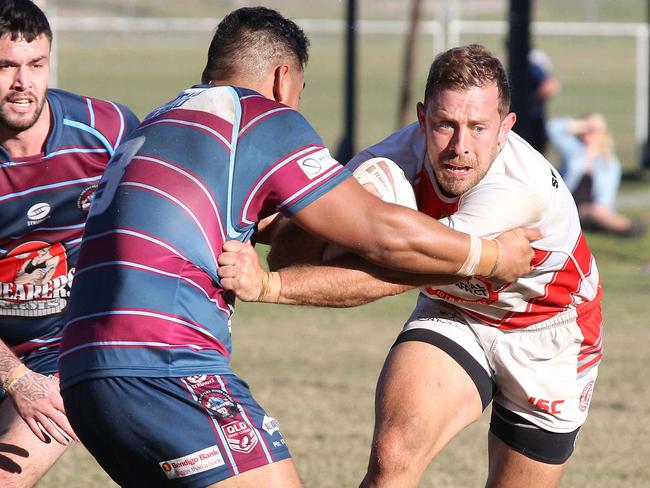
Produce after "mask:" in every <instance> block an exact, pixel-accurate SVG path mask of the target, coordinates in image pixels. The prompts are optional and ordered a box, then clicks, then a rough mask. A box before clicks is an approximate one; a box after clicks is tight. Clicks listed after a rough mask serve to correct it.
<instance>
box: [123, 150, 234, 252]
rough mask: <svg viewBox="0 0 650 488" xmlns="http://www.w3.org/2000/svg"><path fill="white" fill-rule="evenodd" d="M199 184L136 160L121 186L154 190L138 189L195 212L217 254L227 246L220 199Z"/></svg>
mask: <svg viewBox="0 0 650 488" xmlns="http://www.w3.org/2000/svg"><path fill="white" fill-rule="evenodd" d="M172 166H176V165H172ZM186 172H187V171H186ZM197 181H198V182H200V179H198V178H196V181H193V180H192V179H191V178H189V177H187V176H186V175H184V174H182V173H180V172H178V171H175V170H174V169H172V168H169V167H166V166H164V165H161V164H157V163H154V162H152V161H148V160H146V159H142V158H141V157H135V158H134V159H133V161H132V162H131V164H129V166H128V167H127V169H126V171H125V174H124V177H123V179H122V182H121V183H120V186H121V185H125V186H129V184H138V185H146V186H149V187H152V188H143V187H141V186H138V188H139V189H141V190H143V191H148V192H151V193H154V194H155V195H157V196H159V197H161V198H164V199H165V200H167V201H169V202H171V203H173V204H174V205H176V206H178V207H179V208H181V210H182V211H183V212H185V213H188V212H191V214H192V215H193V216H194V217H195V218H196V220H198V223H196V222H195V223H196V225H197V226H200V228H201V229H202V230H203V236H204V238H205V239H207V240H208V244H209V246H210V247H211V248H212V252H213V254H215V255H217V254H218V253H219V252H220V251H221V248H222V247H223V241H224V236H225V230H224V228H223V226H222V222H223V220H222V219H221V214H220V211H219V207H218V205H217V201H216V199H215V198H214V197H213V196H212V195H211V194H209V193H208V194H206V192H205V191H204V189H205V186H201V185H200V184H199V183H197ZM156 190H159V191H161V192H164V193H165V194H166V195H163V194H161V193H159V192H157V191H156ZM206 191H207V190H206ZM174 199H175V201H174ZM181 205H182V206H181ZM183 206H184V207H185V208H183Z"/></svg>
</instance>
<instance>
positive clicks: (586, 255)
mask: <svg viewBox="0 0 650 488" xmlns="http://www.w3.org/2000/svg"><path fill="white" fill-rule="evenodd" d="M571 257H573V258H574V259H571ZM591 263H592V257H591V252H590V251H589V247H588V246H587V241H586V240H585V238H584V236H583V235H582V233H580V236H579V238H578V241H577V242H576V245H575V246H574V248H573V251H572V252H571V255H570V256H569V257H567V259H566V262H565V263H564V266H563V267H562V269H560V270H559V271H557V272H555V273H554V274H553V277H552V278H551V280H550V281H549V282H548V283H547V285H546V287H545V293H544V295H543V296H541V297H538V298H534V299H532V300H531V301H530V302H529V305H528V307H527V311H528V312H529V313H533V314H537V313H540V312H541V313H547V312H548V311H549V309H551V310H552V309H553V308H555V309H556V310H558V311H559V310H562V309H566V307H568V306H569V305H570V304H571V303H573V294H574V293H576V292H577V291H578V290H580V284H581V283H582V280H583V276H589V275H590V274H591ZM576 264H577V266H576Z"/></svg>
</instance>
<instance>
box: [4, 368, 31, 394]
mask: <svg viewBox="0 0 650 488" xmlns="http://www.w3.org/2000/svg"><path fill="white" fill-rule="evenodd" d="M30 371H31V370H30V369H29V368H28V367H27V366H25V365H24V364H23V363H20V365H19V366H16V368H15V369H14V370H13V371H12V372H11V373H10V374H9V376H7V377H6V378H5V380H4V381H3V382H2V388H3V389H4V390H5V391H7V392H8V391H9V390H11V388H12V387H13V386H14V385H15V384H16V383H18V380H20V378H22V377H23V376H25V375H26V374H27V373H29V372H30Z"/></svg>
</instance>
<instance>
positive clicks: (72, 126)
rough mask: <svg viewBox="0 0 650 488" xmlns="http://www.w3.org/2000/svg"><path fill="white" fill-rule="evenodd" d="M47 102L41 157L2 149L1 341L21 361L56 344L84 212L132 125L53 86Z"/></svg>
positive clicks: (117, 110)
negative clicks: (48, 121) (47, 119)
mask: <svg viewBox="0 0 650 488" xmlns="http://www.w3.org/2000/svg"><path fill="white" fill-rule="evenodd" d="M47 101H48V104H49V109H50V113H51V120H52V127H51V130H50V133H49V135H48V137H47V140H46V143H45V145H44V148H43V152H42V153H41V154H35V155H33V156H29V157H21V158H12V157H11V156H10V155H9V153H8V152H7V151H6V150H5V149H4V147H2V146H0V338H1V339H2V340H3V341H4V342H5V343H6V344H7V345H9V346H10V347H11V348H12V349H13V351H14V352H15V353H16V354H17V355H18V356H21V357H24V356H26V355H28V354H31V353H34V352H38V351H47V350H49V349H55V348H56V347H57V346H58V344H59V342H60V332H61V329H62V328H63V315H64V310H65V309H66V306H67V305H68V300H69V295H70V285H71V282H72V277H73V275H74V272H75V266H76V261H77V254H78V251H79V245H80V242H81V235H82V232H83V229H84V223H85V221H86V217H87V214H88V208H89V206H90V203H91V201H92V200H93V197H94V195H95V190H96V188H97V184H98V183H99V179H100V177H101V174H102V173H103V171H104V168H105V166H106V164H107V162H108V161H109V159H110V158H111V156H112V155H113V154H114V152H115V149H116V148H117V146H118V145H119V144H120V143H121V142H122V141H123V140H125V139H126V138H127V136H128V135H129V133H130V132H131V131H132V130H133V129H135V128H136V126H137V124H138V119H137V117H136V116H135V115H134V114H133V113H132V112H131V111H130V110H129V109H128V108H126V107H124V106H122V105H119V104H116V103H113V102H110V101H104V100H98V99H94V98H89V97H82V96H78V95H75V94H72V93H68V92H65V91H62V90H55V89H50V90H49V91H48V93H47ZM51 367H55V362H54V361H52V365H51V366H50V368H51ZM39 372H46V373H50V372H52V371H39Z"/></svg>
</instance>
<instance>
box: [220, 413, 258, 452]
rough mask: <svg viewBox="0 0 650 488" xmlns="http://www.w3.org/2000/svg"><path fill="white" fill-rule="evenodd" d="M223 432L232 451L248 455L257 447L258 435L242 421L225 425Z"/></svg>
mask: <svg viewBox="0 0 650 488" xmlns="http://www.w3.org/2000/svg"><path fill="white" fill-rule="evenodd" d="M222 428H223V432H224V433H225V434H226V440H227V441H228V446H230V449H232V450H233V451H236V452H242V453H244V454H248V453H249V452H251V451H252V450H253V449H254V448H255V446H256V445H257V442H258V439H257V433H256V432H255V431H254V430H253V428H252V427H251V426H250V425H249V424H247V423H246V422H244V421H242V420H235V421H234V422H230V423H228V424H224V425H223V427H222Z"/></svg>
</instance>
